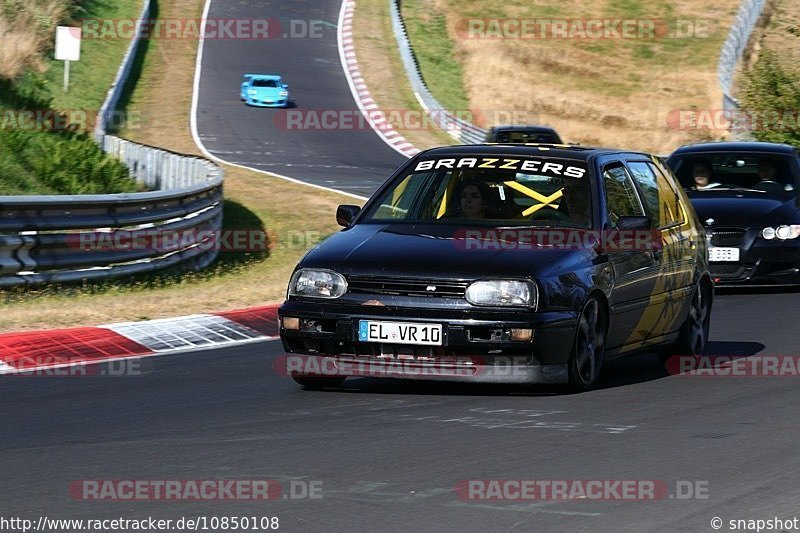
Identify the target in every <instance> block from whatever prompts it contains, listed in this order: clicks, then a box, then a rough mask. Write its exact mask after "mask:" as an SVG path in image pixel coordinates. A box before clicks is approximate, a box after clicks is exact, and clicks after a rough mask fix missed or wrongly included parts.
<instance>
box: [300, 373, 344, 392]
mask: <svg viewBox="0 0 800 533" xmlns="http://www.w3.org/2000/svg"><path fill="white" fill-rule="evenodd" d="M292 379H293V380H295V381H296V382H297V383H298V384H299V385H302V387H303V388H304V389H308V390H319V389H327V388H336V387H338V386H339V385H341V384H342V383H344V380H345V379H347V378H346V377H344V378H342V377H334V378H331V377H322V378H321V377H316V376H292Z"/></svg>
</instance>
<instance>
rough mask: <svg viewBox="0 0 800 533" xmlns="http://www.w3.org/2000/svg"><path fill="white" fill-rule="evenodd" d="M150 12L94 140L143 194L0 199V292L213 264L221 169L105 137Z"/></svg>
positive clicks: (145, 12) (144, 10) (108, 98)
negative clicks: (0, 289) (120, 163)
mask: <svg viewBox="0 0 800 533" xmlns="http://www.w3.org/2000/svg"><path fill="white" fill-rule="evenodd" d="M149 13H150V0H145V2H144V5H143V8H142V12H141V15H140V18H139V20H138V21H137V25H136V33H135V36H134V38H133V39H132V40H131V43H130V45H129V47H128V50H127V52H126V54H125V57H124V59H123V61H122V63H121V65H120V68H119V70H118V72H117V75H116V78H115V79H114V82H113V84H112V85H111V87H110V89H109V91H108V94H107V95H106V100H105V102H104V103H103V106H102V108H101V110H100V112H99V114H98V117H97V126H96V128H95V131H94V136H95V140H96V141H97V142H98V144H99V145H100V147H101V148H102V149H103V151H105V152H106V153H108V154H109V155H111V156H115V157H118V158H119V159H120V160H122V161H123V162H124V163H125V164H126V165H127V166H128V168H129V169H130V172H131V176H132V177H133V178H134V179H136V181H137V182H138V183H140V184H142V185H143V186H144V187H145V188H147V189H148V192H140V193H123V194H99V195H47V196H44V195H43V196H0V287H12V286H21V285H38V284H42V283H72V282H80V281H84V280H85V281H97V280H103V279H110V278H117V277H125V276H131V275H134V274H140V273H146V272H152V271H156V270H162V269H166V268H181V269H200V268H204V267H206V266H208V265H209V264H210V263H211V262H212V261H214V259H215V258H216V257H217V254H218V248H219V246H218V243H219V239H220V230H221V228H222V207H223V194H222V184H223V173H222V169H220V168H219V167H217V166H216V165H214V164H213V163H211V162H210V161H207V160H205V159H202V158H198V157H189V156H184V155H181V154H176V153H172V152H169V151H167V150H161V149H158V148H153V147H150V146H145V145H141V144H136V143H133V142H130V141H127V140H124V139H120V138H118V137H115V136H113V135H108V134H107V133H106V128H107V126H108V123H109V120H110V119H111V118H112V115H113V113H114V111H115V109H116V105H117V102H118V101H119V98H120V96H121V94H122V90H123V87H124V85H125V80H126V79H127V77H128V75H129V73H130V71H131V68H132V66H133V61H134V58H135V57H136V51H137V50H138V46H139V42H140V40H141V29H142V26H143V22H144V21H146V20H147V18H148V16H149Z"/></svg>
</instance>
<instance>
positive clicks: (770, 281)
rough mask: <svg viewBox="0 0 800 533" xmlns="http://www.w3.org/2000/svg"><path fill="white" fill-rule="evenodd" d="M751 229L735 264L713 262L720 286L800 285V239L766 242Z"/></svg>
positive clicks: (712, 267) (713, 275) (716, 281)
mask: <svg viewBox="0 0 800 533" xmlns="http://www.w3.org/2000/svg"><path fill="white" fill-rule="evenodd" d="M758 233H759V231H755V230H748V231H747V233H746V235H745V238H744V241H743V242H742V244H741V245H740V246H738V248H739V249H740V257H739V261H738V262H735V263H709V271H710V273H711V277H712V278H714V281H715V283H716V285H717V286H723V287H724V286H735V285H742V286H745V285H746V286H753V285H800V240H791V241H779V240H771V241H768V240H765V239H762V238H761V237H759V236H758Z"/></svg>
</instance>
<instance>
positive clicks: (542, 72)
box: [355, 0, 789, 152]
mask: <svg viewBox="0 0 800 533" xmlns="http://www.w3.org/2000/svg"><path fill="white" fill-rule="evenodd" d="M420 1H421V0H420ZM739 3H740V2H739V0H710V1H708V2H691V1H689V0H677V1H670V2H663V1H660V0H648V1H646V2H620V1H618V0H596V1H595V0H566V1H563V2H558V3H554V2H552V1H550V0H526V1H524V2H502V3H501V2H496V3H491V4H490V3H487V2H486V1H485V0H427V1H426V9H421V10H420V11H421V12H423V13H425V12H426V10H427V11H433V10H436V11H438V12H439V13H444V14H445V15H446V17H447V24H448V31H449V34H450V37H451V40H452V41H453V42H454V43H455V47H456V50H455V57H456V58H457V59H458V60H459V61H460V62H461V64H462V67H463V71H464V80H465V81H464V88H465V90H466V92H467V96H468V98H469V103H470V107H471V109H473V112H474V114H475V115H477V116H479V117H480V116H481V115H482V116H483V123H482V124H481V125H483V126H489V125H492V124H493V123H495V121H494V120H493V117H498V116H500V117H502V116H506V117H507V116H511V115H512V113H513V116H514V117H515V118H516V119H518V121H519V122H531V123H542V124H549V125H551V126H553V127H555V128H556V129H557V130H558V131H559V132H561V133H562V137H564V138H565V139H566V140H568V141H572V142H581V143H583V144H598V145H607V146H620V147H625V148H634V149H640V150H648V151H655V152H668V151H671V150H672V149H674V148H675V147H676V146H678V145H680V144H683V143H686V142H694V141H698V140H706V139H710V138H715V137H718V136H719V135H720V134H719V132H708V131H703V130H700V131H697V130H676V129H675V128H674V127H673V126H670V125H669V124H668V120H667V119H668V115H669V113H670V111H673V110H688V109H693V108H696V109H711V110H717V109H720V107H721V98H722V95H721V92H720V90H719V87H718V84H717V80H716V66H717V59H718V57H719V50H720V47H721V44H722V41H723V40H724V38H725V36H726V35H727V31H728V28H729V26H730V24H731V22H732V21H733V18H734V16H735V13H736V10H737V8H738V6H739ZM787 3H789V2H788V0H787ZM364 4H366V7H367V8H364V7H363V6H364ZM373 4H375V5H373ZM383 4H386V2H384V1H382V0H374V2H373V1H372V0H366V1H361V0H360V1H359V2H358V9H357V10H356V15H355V23H356V26H355V29H356V35H355V41H356V47H357V52H358V58H359V62H360V63H361V64H362V68H363V70H364V71H365V74H366V75H365V77H366V80H367V84H368V85H369V87H370V90H372V91H374V90H375V89H374V88H376V87H380V88H381V89H382V93H384V94H382V93H378V97H376V100H377V101H378V102H379V104H380V105H381V106H382V107H389V106H391V105H392V103H391V102H392V100H391V98H392V96H393V95H396V94H397V93H398V92H399V91H398V89H397V86H398V85H402V83H399V82H397V81H395V82H394V83H391V80H403V79H405V76H404V73H403V70H402V66H401V65H400V63H399V61H393V60H392V59H393V57H392V56H393V53H392V50H387V51H384V52H382V53H379V51H380V50H379V49H378V51H376V50H375V46H374V42H375V41H376V40H381V41H383V42H384V43H389V44H390V45H391V48H393V47H394V37H393V35H392V33H391V27H390V26H389V25H388V22H387V21H386V20H385V18H384V16H385V14H384V12H385V10H384V9H381V6H383ZM490 17H491V18H494V17H500V18H502V17H513V18H523V19H524V18H534V19H542V18H545V19H559V18H560V19H588V18H609V17H611V18H637V19H656V20H664V19H669V18H672V19H682V20H697V19H699V20H701V21H704V22H705V21H707V23H708V24H709V26H708V27H709V30H710V31H709V37H708V38H696V39H691V42H689V43H688V46H687V43H685V42H684V44H683V45H680V44H679V43H678V42H677V41H676V40H673V39H664V40H651V41H648V42H643V41H641V40H633V39H614V40H603V41H588V42H587V41H580V40H577V39H538V40H527V39H526V40H520V39H494V40H490V39H465V38H462V37H461V35H462V32H459V31H457V28H458V27H463V21H464V19H467V18H490ZM459 25H460V26H459ZM395 54H396V52H395ZM387 81H388V82H389V83H387ZM411 105H414V102H411ZM409 137H411V138H413V136H412V135H409Z"/></svg>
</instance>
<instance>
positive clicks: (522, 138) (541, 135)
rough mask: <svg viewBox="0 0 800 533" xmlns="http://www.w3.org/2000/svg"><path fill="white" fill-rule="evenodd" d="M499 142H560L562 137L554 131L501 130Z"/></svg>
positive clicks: (498, 135)
mask: <svg viewBox="0 0 800 533" xmlns="http://www.w3.org/2000/svg"><path fill="white" fill-rule="evenodd" d="M497 142H499V143H515V144H517V143H549V144H560V143H561V139H559V138H558V136H557V135H555V134H554V133H548V132H542V131H514V130H510V131H501V132H499V133H498V134H497Z"/></svg>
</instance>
